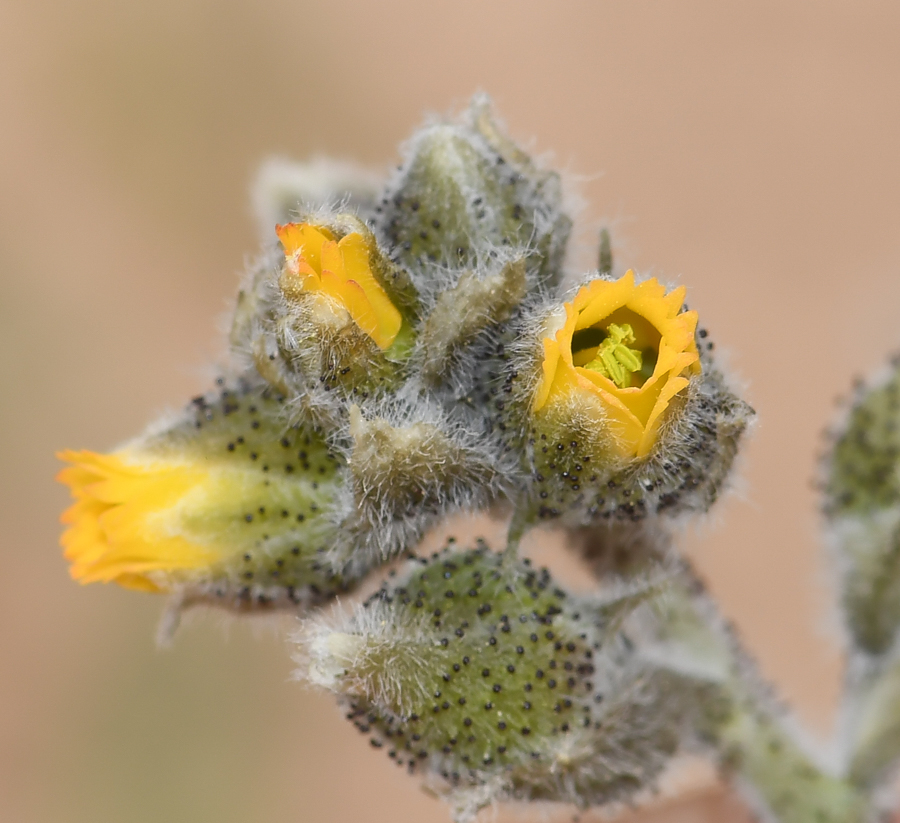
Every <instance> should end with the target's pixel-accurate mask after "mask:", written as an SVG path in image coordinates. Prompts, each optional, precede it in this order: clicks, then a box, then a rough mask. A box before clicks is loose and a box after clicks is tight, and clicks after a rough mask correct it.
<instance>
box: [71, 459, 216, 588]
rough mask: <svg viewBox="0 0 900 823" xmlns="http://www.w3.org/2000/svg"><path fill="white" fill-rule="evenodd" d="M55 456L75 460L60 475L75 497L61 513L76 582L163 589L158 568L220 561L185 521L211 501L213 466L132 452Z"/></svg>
mask: <svg viewBox="0 0 900 823" xmlns="http://www.w3.org/2000/svg"><path fill="white" fill-rule="evenodd" d="M58 457H59V458H60V459H61V460H64V461H66V462H67V463H71V466H69V467H67V468H65V469H63V470H62V471H61V472H60V473H59V474H58V475H57V480H59V481H60V482H62V483H65V484H66V485H67V486H69V488H70V489H71V491H72V496H73V497H74V498H75V503H74V504H73V505H72V506H71V507H70V508H69V509H67V510H66V511H65V512H64V513H63V516H62V522H63V523H65V524H67V525H68V529H66V531H65V532H64V533H63V536H62V540H61V542H62V545H63V548H64V549H65V557H66V559H67V560H68V561H69V562H70V563H71V564H72V566H71V574H72V577H73V578H74V579H75V580H78V581H79V582H81V583H95V582H103V583H108V582H111V581H114V582H116V583H118V584H120V585H122V586H125V587H126V588H129V589H141V590H144V591H160V590H161V588H162V587H161V585H160V577H159V575H158V574H154V573H159V572H165V573H170V572H173V571H176V570H188V569H196V568H202V567H206V566H209V565H211V564H212V563H213V562H215V561H216V560H218V559H220V557H221V552H220V551H218V550H216V549H215V548H214V547H212V546H204V545H202V544H200V543H198V542H196V541H195V540H193V539H190V538H189V537H188V536H187V535H186V534H185V530H184V527H183V523H182V522H181V521H182V520H183V519H184V516H185V515H188V514H190V513H191V512H193V513H194V514H195V515H196V513H197V506H201V507H202V506H203V505H204V503H208V496H209V489H206V488H204V484H205V482H206V481H208V479H209V478H208V474H209V472H208V471H206V470H204V469H202V468H199V467H197V466H191V465H189V464H184V463H181V464H180V463H178V462H173V461H169V460H151V461H149V462H148V461H147V459H146V457H142V456H141V455H139V454H134V453H129V452H128V451H124V452H117V453H114V454H108V455H104V454H96V453H94V452H90V451H64V452H60V454H59V455H58ZM154 578H156V580H154Z"/></svg>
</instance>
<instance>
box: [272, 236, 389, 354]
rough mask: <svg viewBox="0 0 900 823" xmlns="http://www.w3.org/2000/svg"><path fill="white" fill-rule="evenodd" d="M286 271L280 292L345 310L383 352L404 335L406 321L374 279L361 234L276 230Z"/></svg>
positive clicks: (367, 250) (367, 251)
mask: <svg viewBox="0 0 900 823" xmlns="http://www.w3.org/2000/svg"><path fill="white" fill-rule="evenodd" d="M275 231H276V233H277V234H278V239H279V240H280V241H281V245H282V247H283V248H284V253H285V257H286V258H287V260H286V265H285V268H284V271H283V272H282V275H281V280H280V286H281V290H282V292H283V293H284V294H285V296H287V297H288V298H294V299H296V298H297V297H299V296H300V295H301V294H303V293H312V294H318V295H321V296H323V297H325V298H327V299H329V300H330V301H332V303H336V304H337V305H338V306H339V307H340V308H342V309H344V310H345V311H346V312H347V313H348V314H349V315H350V318H351V319H352V320H353V322H354V323H356V325H357V326H359V328H360V329H362V331H364V332H365V333H366V334H367V335H368V336H369V337H371V338H372V340H373V341H375V344H376V345H377V346H378V347H379V348H380V349H381V350H382V351H384V350H385V349H388V348H389V347H390V346H391V344H392V343H393V342H394V340H395V339H396V337H397V334H398V333H399V332H400V326H401V324H402V318H401V316H400V312H399V311H398V310H397V308H396V306H394V304H393V303H391V301H390V298H389V297H388V296H387V294H386V293H385V291H384V289H383V288H382V287H381V285H380V284H379V283H378V281H377V280H376V279H375V276H374V275H373V273H372V268H371V265H370V263H369V249H368V247H367V245H366V241H365V239H364V238H363V236H362V235H361V234H359V233H358V232H351V233H350V234H347V235H345V236H344V237H342V238H341V239H340V240H336V239H335V235H334V234H333V233H332V232H331V231H330V230H329V229H327V228H325V227H324V226H313V225H311V224H310V223H287V224H285V225H283V226H276V228H275Z"/></svg>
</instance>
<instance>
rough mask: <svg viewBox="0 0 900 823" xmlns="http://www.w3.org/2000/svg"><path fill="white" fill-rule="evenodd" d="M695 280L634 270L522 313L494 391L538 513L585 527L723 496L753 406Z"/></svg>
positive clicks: (498, 420) (499, 418)
mask: <svg viewBox="0 0 900 823" xmlns="http://www.w3.org/2000/svg"><path fill="white" fill-rule="evenodd" d="M684 293H685V292H684V289H683V288H678V289H675V290H673V291H671V292H669V293H668V294H667V293H666V291H665V288H664V287H663V286H662V285H661V284H660V283H658V282H657V281H656V280H655V278H654V279H650V280H645V281H643V282H641V283H638V282H636V280H635V277H634V274H633V272H630V271H629V272H627V273H626V274H625V275H624V276H623V277H621V278H619V279H617V280H611V279H607V278H603V277H599V278H596V277H595V278H594V279H592V280H591V281H590V282H588V284H587V285H585V286H584V287H582V288H581V289H579V290H578V291H577V293H575V295H574V297H573V299H572V300H571V301H569V302H565V303H563V304H551V305H549V306H548V305H543V306H540V307H538V308H536V309H534V310H533V311H531V313H530V315H529V316H527V317H525V318H523V321H522V323H521V325H520V327H519V333H518V335H517V340H516V342H515V344H514V345H512V346H510V347H509V349H508V351H509V352H510V355H509V358H508V363H507V364H506V369H505V373H506V379H505V382H504V383H503V386H502V390H499V391H495V392H494V396H493V397H492V398H486V401H487V402H488V404H489V406H490V407H492V408H491V417H492V420H493V422H494V427H495V431H496V430H497V429H501V430H502V431H503V435H502V436H503V437H505V440H506V442H507V444H508V445H509V446H510V447H511V448H514V449H518V450H519V451H520V452H522V453H524V457H523V467H524V469H525V471H526V472H527V474H528V479H527V481H526V487H525V490H524V492H523V494H524V497H525V502H523V504H522V505H523V506H526V507H528V508H529V509H530V511H531V517H532V518H535V519H555V518H562V520H563V522H565V523H566V524H567V525H570V526H581V525H587V524H590V523H592V522H597V521H599V520H603V519H607V518H614V519H620V520H622V519H624V520H635V519H641V518H643V517H646V516H648V515H653V514H656V513H659V512H666V513H668V514H675V513H679V512H683V511H697V510H699V511H706V510H707V509H708V508H709V507H710V506H711V505H712V503H713V502H714V501H715V500H716V499H717V497H718V495H719V492H720V490H721V488H722V486H723V484H724V483H725V481H726V478H727V476H728V472H729V470H730V468H731V464H732V461H733V459H734V456H735V453H736V451H737V447H738V444H739V441H740V438H741V436H742V434H743V432H744V430H745V429H746V427H747V425H748V424H749V422H750V420H751V419H752V416H753V411H752V409H751V408H750V407H749V406H748V405H747V404H746V403H744V402H743V401H741V400H739V399H738V398H737V397H736V396H735V395H734V394H732V392H731V391H730V390H729V389H728V388H727V386H726V384H725V380H724V377H723V375H722V373H721V371H719V370H718V369H717V368H716V367H715V365H714V364H713V362H712V358H711V356H710V349H711V348H712V344H711V343H709V341H708V340H707V335H706V332H705V331H704V330H700V331H697V315H696V312H691V311H686V310H684V309H683V306H682V303H683V299H684ZM498 400H500V401H501V402H500V403H498V402H497V401H498Z"/></svg>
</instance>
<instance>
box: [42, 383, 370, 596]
mask: <svg viewBox="0 0 900 823" xmlns="http://www.w3.org/2000/svg"><path fill="white" fill-rule="evenodd" d="M219 385H220V388H219V389H218V390H217V391H215V392H212V393H210V394H208V395H204V396H201V397H197V398H196V399H195V400H194V401H193V402H192V403H191V405H190V406H189V407H188V409H187V410H186V411H185V412H184V414H182V415H181V416H180V417H178V418H177V419H175V420H168V421H164V423H163V424H162V425H159V426H157V427H155V429H154V430H152V431H151V432H150V433H149V434H147V435H145V436H144V437H141V438H138V439H137V440H135V441H132V442H131V443H128V444H126V445H125V446H123V447H122V448H120V449H118V450H117V451H115V452H113V453H111V454H108V455H99V454H94V453H93V452H85V451H82V452H64V453H63V454H61V455H60V456H61V457H62V459H64V460H66V461H67V462H69V463H71V466H70V467H69V468H66V469H64V470H63V471H62V472H61V473H60V477H59V479H60V480H61V481H62V482H64V483H66V484H67V485H69V487H70V488H71V490H72V494H73V497H74V498H75V501H76V502H75V504H74V505H73V506H72V508H70V509H69V510H68V511H67V512H66V514H65V515H64V518H63V519H64V522H66V523H67V524H68V529H67V531H66V532H65V534H64V535H63V538H62V543H63V546H64V547H65V549H66V557H67V558H68V559H69V561H70V562H71V563H72V569H71V571H72V575H73V577H75V578H76V579H77V580H79V581H80V582H82V583H89V582H116V583H119V584H121V585H123V586H126V587H129V588H136V589H144V590H149V591H159V592H171V593H173V594H174V595H175V596H176V599H177V600H178V602H179V603H181V604H183V605H190V604H191V603H195V602H208V603H214V604H221V605H224V606H227V607H230V608H237V609H241V610H244V609H249V608H255V607H266V606H273V605H277V606H289V607H296V606H308V605H312V604H316V603H321V602H323V601H325V600H326V599H328V598H330V597H332V596H333V595H334V594H335V593H337V592H343V591H346V590H347V589H348V588H349V587H350V585H351V583H352V582H353V581H352V580H351V579H350V578H349V577H348V576H347V574H346V573H345V572H343V571H340V570H339V571H335V570H333V569H332V568H331V567H330V566H327V565H326V564H325V563H324V562H323V560H322V558H323V555H324V553H325V550H326V547H328V546H329V545H330V544H331V542H332V541H333V540H334V535H335V531H336V526H335V525H334V521H333V510H334V506H335V500H336V497H337V492H338V489H339V487H340V485H341V483H342V482H343V474H342V472H343V465H342V460H341V458H340V457H339V456H337V455H335V454H334V453H333V452H332V451H331V449H330V448H329V446H328V444H327V443H326V441H325V440H324V439H323V437H322V435H321V433H320V432H319V431H318V430H316V429H315V428H313V427H311V426H301V425H296V424H295V425H291V424H290V423H289V422H288V420H287V417H286V415H285V413H284V398H283V397H281V396H279V395H277V394H276V393H275V392H273V391H272V390H271V389H268V388H261V387H260V386H259V385H258V382H257V384H253V383H250V382H248V381H237V382H236V383H234V384H230V383H226V382H225V381H224V380H222V381H220V383H219ZM358 565H360V564H358Z"/></svg>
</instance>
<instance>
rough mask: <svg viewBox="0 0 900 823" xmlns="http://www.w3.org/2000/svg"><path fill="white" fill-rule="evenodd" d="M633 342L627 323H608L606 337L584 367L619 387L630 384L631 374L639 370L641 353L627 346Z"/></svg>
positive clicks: (632, 334)
mask: <svg viewBox="0 0 900 823" xmlns="http://www.w3.org/2000/svg"><path fill="white" fill-rule="evenodd" d="M630 343H634V330H633V329H632V328H631V326H629V325H628V324H627V323H623V324H622V325H621V326H618V325H616V324H615V323H610V324H609V326H607V328H606V338H605V339H604V340H603V342H602V343H601V344H600V346H599V348H598V349H597V354H596V355H595V356H594V359H593V360H591V362H590V363H586V364H585V366H584V368H586V369H590V370H591V371H596V372H599V373H600V374H602V375H603V376H604V377H608V378H609V379H610V380H612V381H613V383H615V384H616V385H617V386H618V387H619V388H620V389H624V388H627V387H628V386H630V385H631V375H632V374H634V373H635V372H637V371H640V370H641V365H642V359H641V353H640V352H639V351H637V350H635V349H630V348H629V347H628V346H629V344H630Z"/></svg>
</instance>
